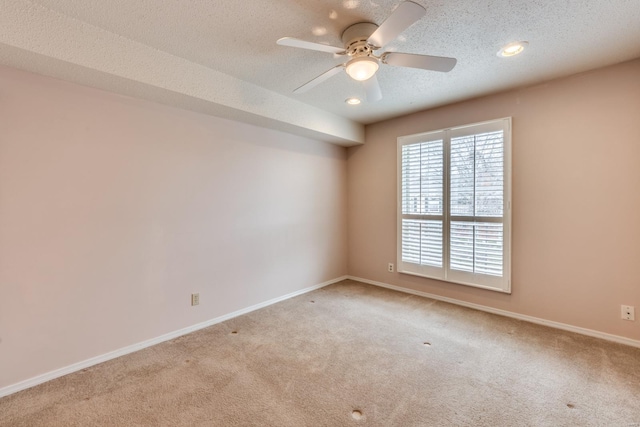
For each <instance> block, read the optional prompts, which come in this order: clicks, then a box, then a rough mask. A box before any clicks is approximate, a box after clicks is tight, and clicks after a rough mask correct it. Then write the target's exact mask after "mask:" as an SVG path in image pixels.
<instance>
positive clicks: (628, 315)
mask: <svg viewBox="0 0 640 427" xmlns="http://www.w3.org/2000/svg"><path fill="white" fill-rule="evenodd" d="M620 308H621V309H622V320H636V309H635V307H634V306H632V305H621V306H620Z"/></svg>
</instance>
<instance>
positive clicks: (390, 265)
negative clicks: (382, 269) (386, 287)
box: [387, 262, 394, 273]
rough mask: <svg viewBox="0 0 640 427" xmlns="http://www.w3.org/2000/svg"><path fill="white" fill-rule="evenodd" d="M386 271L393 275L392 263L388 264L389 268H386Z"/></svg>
mask: <svg viewBox="0 0 640 427" xmlns="http://www.w3.org/2000/svg"><path fill="white" fill-rule="evenodd" d="M387 271H388V272H389V273H393V271H394V268H393V263H392V262H390V263H389V266H387Z"/></svg>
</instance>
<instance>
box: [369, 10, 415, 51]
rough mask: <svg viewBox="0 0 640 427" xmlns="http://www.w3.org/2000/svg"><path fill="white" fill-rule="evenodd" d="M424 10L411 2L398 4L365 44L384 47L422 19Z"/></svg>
mask: <svg viewBox="0 0 640 427" xmlns="http://www.w3.org/2000/svg"><path fill="white" fill-rule="evenodd" d="M425 13H427V11H426V9H425V8H424V7H422V6H420V5H419V4H417V3H414V2H412V1H405V2H404V3H400V5H399V6H398V7H397V8H396V10H394V11H393V13H391V15H390V16H389V17H388V18H387V19H386V20H385V21H384V22H383V23H382V25H380V26H379V27H378V29H377V30H375V31H374V32H373V34H371V36H369V39H368V40H367V42H368V43H369V44H372V45H374V46H376V47H378V48H380V47H383V46H385V45H386V44H387V43H389V42H390V41H392V40H395V38H396V37H398V36H399V35H400V33H402V32H403V31H404V30H406V29H407V28H409V27H410V26H411V25H412V24H413V23H414V22H416V21H417V20H419V19H420V18H422V17H423V16H424V15H425Z"/></svg>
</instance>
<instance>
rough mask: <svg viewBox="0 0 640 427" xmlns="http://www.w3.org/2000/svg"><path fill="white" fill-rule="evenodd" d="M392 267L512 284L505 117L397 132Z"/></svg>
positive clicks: (504, 286) (495, 285)
mask: <svg viewBox="0 0 640 427" xmlns="http://www.w3.org/2000/svg"><path fill="white" fill-rule="evenodd" d="M398 162H399V165H398V187H399V188H398V195H399V203H398V271H399V272H401V273H408V274H415V275H419V276H425V277H431V278H435V279H440V280H445V281H448V282H455V283H460V284H464V285H470V286H476V287H481V288H486V289H492V290H496V291H501V292H507V293H508V292H511V280H510V264H511V260H510V243H511V233H510V231H511V230H510V229H511V118H506V119H500V120H495V121H491V122H485V123H478V124H474V125H469V126H462V127H457V128H451V129H444V130H439V131H435V132H428V133H423V134H419V135H410V136H403V137H400V138H398Z"/></svg>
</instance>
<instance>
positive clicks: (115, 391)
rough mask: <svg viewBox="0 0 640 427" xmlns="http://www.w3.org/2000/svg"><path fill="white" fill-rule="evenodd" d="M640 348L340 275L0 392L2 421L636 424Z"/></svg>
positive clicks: (639, 405) (639, 412) (639, 404)
mask: <svg viewBox="0 0 640 427" xmlns="http://www.w3.org/2000/svg"><path fill="white" fill-rule="evenodd" d="M639 423H640V349H636V348H632V347H625V346H622V345H618V344H612V343H610V342H606V341H601V340H597V339H594V338H588V337H584V336H580V335H575V334H572V333H568V332H563V331H559V330H555V329H549V328H546V327H543V326H538V325H533V324H530V323H526V322H521V321H517V320H513V319H508V318H503V317H499V316H496V315H492V314H488V313H483V312H479V311H475V310H471V309H467V308H463V307H458V306H453V305H450V304H447V303H442V302H437V301H434V300H430V299H426V298H421V297H416V296H412V295H407V294H402V293H398V292H394V291H390V290H386V289H380V288H376V287H373V286H370V285H365V284H361V283H358V282H354V281H344V282H341V283H338V284H336V285H332V286H328V287H326V288H323V289H320V290H318V291H315V292H312V293H309V294H306V295H302V296H299V297H296V298H293V299H290V300H287V301H284V302H281V303H278V304H276V305H273V306H269V307H267V308H264V309H262V310H259V311H256V312H253V313H250V314H247V315H244V316H241V317H238V318H235V319H232V320H229V321H227V322H224V323H221V324H218V325H215V326H212V327H210V328H207V329H203V330H201V331H198V332H194V333H192V334H189V335H186V336H183V337H180V338H177V339H175V340H172V341H170V342H166V343H163V344H159V345H157V346H154V347H151V348H148V349H145V350H142V351H139V352H137V353H133V354H130V355H127V356H123V357H121V358H118V359H115V360H111V361H109V362H106V363H103V364H101V365H97V366H94V367H92V368H89V369H85V370H83V371H81V372H77V373H74V374H71V375H68V376H66V377H63V378H59V379H56V380H53V381H51V382H49V383H46V384H42V385H40V386H37V387H34V388H32V389H29V390H25V391H22V392H19V393H16V394H14V395H11V396H9V397H5V398H3V399H0V425H2V426H12V427H18V426H35V425H38V426H58V425H60V426H70V425H81V426H92V425H111V426H133V425H167V426H168V425H171V426H194V425H207V426H211V425H220V426H267V425H268V426H296V427H297V426H349V425H353V426H358V425H367V426H515V425H518V426H632V425H638V424H639Z"/></svg>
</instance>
